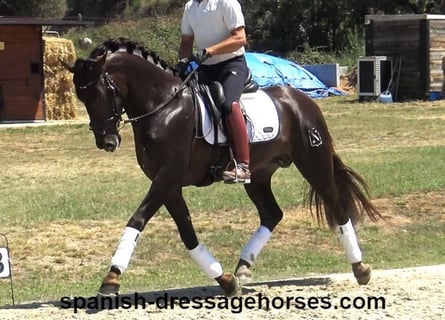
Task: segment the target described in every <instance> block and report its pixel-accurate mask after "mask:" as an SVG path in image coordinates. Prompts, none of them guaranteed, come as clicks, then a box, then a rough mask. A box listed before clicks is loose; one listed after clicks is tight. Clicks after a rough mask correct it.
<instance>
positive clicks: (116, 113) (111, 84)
mask: <svg viewBox="0 0 445 320" xmlns="http://www.w3.org/2000/svg"><path fill="white" fill-rule="evenodd" d="M194 71H195V70H194ZM194 73H195V72H191V73H190V74H189V75H188V76H187V78H186V79H185V80H184V81H183V82H182V83H181V84H180V85H179V87H178V88H175V89H174V92H173V94H172V95H170V97H168V99H167V100H166V101H164V102H162V103H161V104H160V105H158V106H157V107H156V108H154V109H153V110H152V111H150V112H147V113H145V114H143V115H140V116H136V117H132V118H129V119H126V120H122V114H123V113H126V111H125V107H124V106H122V107H121V108H119V106H118V103H117V99H118V97H120V98H121V99H122V100H124V101H125V100H126V98H125V97H124V96H123V94H122V92H121V90H120V89H119V87H118V86H117V84H116V82H115V81H114V80H113V79H112V78H111V77H110V74H109V73H108V72H101V73H100V74H99V76H98V77H96V78H94V79H92V80H91V81H89V82H88V83H87V84H85V85H82V86H79V89H80V90H85V89H87V88H89V87H90V86H92V85H94V84H96V83H97V81H98V79H103V81H104V83H105V85H106V87H107V88H106V89H107V92H108V93H109V95H110V96H111V99H110V100H111V107H112V114H113V115H112V116H111V117H109V118H106V119H102V120H92V119H90V124H89V126H90V130H92V131H93V132H101V133H103V127H104V126H105V125H106V124H108V123H109V122H114V123H116V129H117V131H118V132H119V130H121V129H122V128H123V127H124V125H125V124H126V123H137V122H138V121H139V120H141V119H143V118H147V117H149V116H151V115H153V114H155V113H157V112H159V111H160V110H161V109H163V108H164V107H166V106H167V105H168V104H169V103H170V102H171V101H172V100H173V99H174V98H176V97H177V96H178V94H179V93H180V92H181V91H182V90H184V89H186V88H187V83H188V82H189V81H190V79H191V77H192V76H193V74H194ZM122 123H123V125H121V124H122Z"/></svg>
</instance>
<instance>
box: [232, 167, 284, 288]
mask: <svg viewBox="0 0 445 320" xmlns="http://www.w3.org/2000/svg"><path fill="white" fill-rule="evenodd" d="M274 171H275V170H263V171H256V172H255V179H253V180H252V182H251V183H250V184H246V185H244V187H245V189H246V191H247V194H248V196H249V198H250V199H251V200H252V201H253V203H254V204H255V206H256V208H257V210H258V213H259V216H260V226H259V227H258V229H257V230H256V232H255V233H254V234H252V236H251V238H250V239H249V241H248V242H247V243H246V245H245V246H244V248H243V249H242V250H241V255H240V259H239V261H238V265H237V267H236V269H235V274H236V275H237V276H238V278H239V279H240V281H241V283H247V282H250V281H251V280H252V274H251V271H250V267H251V266H252V264H253V263H254V262H255V260H256V258H257V257H258V255H259V254H260V252H261V250H262V249H263V248H264V246H265V245H266V244H267V241H268V240H269V238H270V237H271V235H272V231H273V230H274V228H275V227H276V226H277V224H278V223H279V222H280V221H281V219H282V218H283V212H282V211H281V209H280V207H279V206H278V204H277V202H276V200H275V197H274V195H273V193H272V189H271V177H272V174H273V172H274Z"/></svg>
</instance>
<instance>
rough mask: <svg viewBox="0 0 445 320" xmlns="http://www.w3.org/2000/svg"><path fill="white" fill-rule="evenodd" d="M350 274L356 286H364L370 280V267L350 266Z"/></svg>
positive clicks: (365, 265)
mask: <svg viewBox="0 0 445 320" xmlns="http://www.w3.org/2000/svg"><path fill="white" fill-rule="evenodd" d="M352 272H353V273H354V276H355V279H356V280H357V282H358V284H360V285H366V284H368V283H369V281H370V280H371V267H370V266H369V265H367V264H364V263H361V262H359V263H354V264H353V265H352Z"/></svg>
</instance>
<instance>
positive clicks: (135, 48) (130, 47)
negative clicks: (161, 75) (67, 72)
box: [89, 37, 178, 75]
mask: <svg viewBox="0 0 445 320" xmlns="http://www.w3.org/2000/svg"><path fill="white" fill-rule="evenodd" d="M116 51H126V52H127V53H129V54H135V55H139V56H141V57H142V58H144V59H145V60H147V61H149V62H151V63H153V64H155V65H157V66H158V67H160V68H161V69H163V70H164V71H166V72H168V73H171V74H173V75H177V74H178V72H177V70H176V69H175V68H173V67H171V66H170V65H169V64H168V63H167V62H166V61H165V60H162V59H161V58H160V57H159V56H158V55H157V54H156V52H154V51H153V50H150V49H148V48H147V47H145V46H144V45H142V44H140V43H138V42H136V41H133V40H130V39H127V38H123V37H119V38H114V39H108V40H106V41H104V42H102V43H101V44H100V45H99V46H97V47H96V48H95V49H93V51H92V52H91V53H90V56H89V59H96V58H97V57H99V56H102V55H104V54H105V53H107V52H116Z"/></svg>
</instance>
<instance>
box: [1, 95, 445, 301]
mask: <svg viewBox="0 0 445 320" xmlns="http://www.w3.org/2000/svg"><path fill="white" fill-rule="evenodd" d="M319 103H320V105H321V107H322V109H323V112H324V114H325V116H326V120H327V122H328V125H329V127H330V130H331V133H332V135H333V137H334V140H335V144H336V150H337V152H338V153H339V154H340V155H341V157H342V158H343V160H344V161H345V162H346V163H347V164H348V165H350V166H351V167H352V168H354V169H355V170H356V171H358V172H359V173H360V174H362V175H363V176H364V177H365V178H366V180H367V181H368V183H369V185H370V188H371V192H372V197H373V198H374V201H375V203H376V205H377V207H378V208H379V209H380V210H381V211H382V213H383V214H384V216H385V217H386V219H387V221H386V222H379V223H370V222H366V223H365V224H364V225H363V226H361V227H360V229H359V230H358V233H359V239H360V242H361V245H362V247H363V251H364V256H365V259H366V261H367V262H370V263H371V264H373V265H374V267H377V268H387V267H402V266H414V265H420V264H434V263H443V256H444V255H445V252H444V249H443V248H445V239H444V238H443V234H444V232H445V209H443V208H445V200H444V199H445V197H444V195H445V176H444V175H443V172H445V161H444V159H445V158H444V156H443V155H444V154H445V143H444V141H445V131H443V130H441V128H443V126H444V125H445V123H444V121H445V116H443V115H444V114H445V101H438V102H417V101H415V102H409V103H394V104H390V105H382V104H377V103H357V102H356V100H355V99H354V97H346V98H328V99H323V100H320V101H319ZM122 133H123V145H122V147H121V149H120V150H119V151H118V152H117V153H114V154H110V153H105V152H103V151H100V150H97V149H96V147H95V144H94V138H93V135H92V134H91V132H90V131H89V130H88V126H87V123H79V124H63V125H52V126H40V127H25V128H1V127H0V141H2V152H1V153H0V163H2V172H1V174H0V184H1V186H2V201H0V212H1V215H0V232H3V233H6V234H7V235H8V238H9V239H10V246H11V260H12V266H13V276H14V282H15V293H16V298H17V301H19V302H20V301H21V302H23V301H31V300H33V301H35V300H50V299H53V300H58V299H60V297H61V296H66V295H68V296H69V295H77V296H79V295H84V296H88V295H92V294H95V291H96V290H97V288H98V286H99V284H100V282H101V280H102V277H103V276H104V274H105V272H106V270H107V269H108V266H109V261H110V257H111V255H112V253H113V251H114V250H115V246H116V245H117V242H118V239H119V237H120V235H121V233H122V230H123V228H124V226H125V224H126V222H127V219H128V218H129V217H130V216H131V214H132V213H133V212H134V210H135V209H136V207H137V206H138V204H139V202H140V201H141V200H142V198H143V197H144V195H145V193H146V192H147V190H148V188H149V186H150V182H149V180H148V179H146V178H145V177H144V175H143V174H142V172H141V170H140V169H139V167H138V165H137V163H136V158H135V154H134V145H133V140H132V131H131V128H130V127H125V128H124V129H123V131H122ZM273 188H274V191H275V194H276V198H277V201H278V202H279V203H280V205H281V206H282V208H283V210H284V211H285V219H284V221H283V223H282V224H280V225H279V226H278V228H277V230H276V232H275V233H274V235H273V237H272V239H271V241H270V243H269V245H268V246H267V247H266V248H265V249H264V251H263V253H262V254H261V256H260V258H259V260H258V261H257V262H256V264H255V266H254V272H255V275H256V277H257V279H271V278H278V277H294V276H301V275H305V274H308V273H325V272H344V271H349V268H350V267H349V265H348V264H347V263H346V260H345V258H344V253H343V251H342V250H341V248H340V246H339V244H338V241H337V239H336V237H335V236H334V235H333V234H332V233H330V232H329V231H328V230H327V229H326V228H325V227H323V226H321V227H320V226H318V225H316V223H315V222H314V220H313V219H312V218H311V216H310V214H309V213H308V212H307V210H305V209H303V208H301V207H300V205H301V203H302V199H303V196H304V190H305V182H304V181H303V179H302V178H301V176H300V174H299V173H298V171H297V170H296V169H295V168H293V167H291V168H288V169H282V170H279V171H278V172H277V174H276V175H275V176H274V179H273ZM184 195H185V198H186V200H187V202H188V204H189V207H190V210H191V212H192V218H193V221H194V224H195V229H196V230H197V232H198V236H199V238H200V240H202V242H203V243H204V244H205V245H206V246H207V247H208V248H209V249H210V250H211V251H212V252H213V253H214V254H215V256H217V258H218V259H220V260H221V262H222V263H223V265H224V266H225V268H226V269H227V270H232V269H233V268H234V267H235V264H236V262H237V260H238V254H239V251H240V249H241V248H242V246H243V245H244V243H245V242H246V241H247V240H248V237H249V236H250V234H251V233H252V232H254V230H255V229H256V228H257V224H258V217H257V214H256V212H255V209H254V207H253V205H252V203H251V202H250V201H249V199H248V197H247V195H246V194H245V193H244V192H243V188H242V187H241V186H229V185H224V184H222V183H219V184H214V185H212V186H209V187H207V188H196V187H187V188H185V190H184ZM204 284H213V282H211V281H209V280H208V279H207V278H206V277H205V276H204V275H203V273H202V272H201V271H200V270H199V269H198V268H197V267H196V265H195V264H194V263H193V262H192V261H191V259H190V258H189V256H188V253H187V252H186V250H185V248H184V246H183V244H182V242H181V240H180V238H179V235H178V233H177V230H176V226H175V225H174V223H173V222H172V220H171V218H170V217H169V215H168V214H167V212H166V211H165V209H161V210H160V213H159V214H158V215H156V216H155V218H154V219H153V220H152V221H150V223H149V224H148V226H147V228H146V230H145V231H144V233H143V235H142V237H141V239H140V241H139V243H138V247H137V250H136V252H135V255H134V258H133V260H132V262H131V264H130V268H129V270H128V272H127V273H125V275H124V281H123V285H122V292H130V291H135V290H138V291H144V290H150V289H163V288H164V289H165V288H171V287H176V286H190V285H204ZM8 290H9V287H8V285H7V283H6V281H5V283H4V285H2V286H0V305H1V304H6V303H9V291H8Z"/></svg>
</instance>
